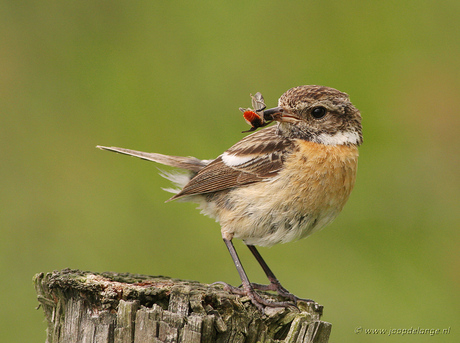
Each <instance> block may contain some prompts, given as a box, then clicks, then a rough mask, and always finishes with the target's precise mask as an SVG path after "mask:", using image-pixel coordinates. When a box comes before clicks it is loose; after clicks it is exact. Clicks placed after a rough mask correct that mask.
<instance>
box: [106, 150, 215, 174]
mask: <svg viewBox="0 0 460 343" xmlns="http://www.w3.org/2000/svg"><path fill="white" fill-rule="evenodd" d="M97 148H99V149H102V150H108V151H113V152H118V153H120V154H125V155H130V156H135V157H139V158H142V159H144V160H147V161H153V162H157V163H161V164H165V165H167V166H171V167H176V168H181V169H186V170H190V171H192V172H195V173H197V172H199V171H200V170H201V169H203V168H204V167H205V166H207V165H208V164H209V163H210V162H211V161H212V160H200V159H198V158H195V157H181V156H169V155H162V154H157V153H154V152H142V151H136V150H130V149H124V148H117V147H106V146H100V145H98V146H97Z"/></svg>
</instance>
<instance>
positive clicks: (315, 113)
mask: <svg viewBox="0 0 460 343" xmlns="http://www.w3.org/2000/svg"><path fill="white" fill-rule="evenodd" d="M326 113H327V111H326V109H325V108H324V107H323V106H318V107H315V108H313V109H312V110H311V115H312V117H313V118H315V119H321V118H323V117H324V116H325V115H326Z"/></svg>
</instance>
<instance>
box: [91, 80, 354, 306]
mask: <svg viewBox="0 0 460 343" xmlns="http://www.w3.org/2000/svg"><path fill="white" fill-rule="evenodd" d="M256 111H257V113H261V115H262V116H263V118H265V119H266V118H269V119H270V120H272V121H273V122H275V123H276V124H275V125H272V126H267V127H265V128H263V129H261V130H259V131H256V132H254V133H251V134H249V135H247V136H246V137H244V138H243V139H241V140H240V141H239V142H237V143H236V144H234V145H233V146H232V147H230V148H229V149H228V150H226V151H225V152H224V153H222V154H221V155H220V156H218V157H217V158H215V159H211V160H201V159H198V158H195V157H180V156H170V155H163V154H159V153H146V152H141V151H136V150H130V149H124V148H118V147H107V146H97V147H98V148H100V149H103V150H108V151H113V152H117V153H121V154H126V155H131V156H135V157H139V158H142V159H145V160H149V161H154V162H157V163H160V164H163V165H168V166H172V167H176V168H179V169H182V170H185V171H186V174H184V173H175V172H172V173H170V172H163V174H162V176H163V177H165V178H167V179H169V180H170V181H171V182H172V183H173V184H175V185H176V187H177V188H169V189H166V190H167V191H170V192H172V193H174V195H173V196H172V197H171V198H170V199H169V200H167V201H171V200H178V201H189V202H194V203H197V204H198V205H199V206H198V209H200V210H201V212H202V213H203V214H205V215H207V216H209V217H211V218H214V219H215V220H216V221H217V222H219V223H220V226H221V234H222V239H223V241H224V243H225V245H226V247H227V249H228V251H229V253H230V256H231V258H232V260H233V262H234V264H235V266H236V269H237V271H238V274H239V277H240V279H241V282H242V284H241V285H240V286H239V287H234V286H231V285H229V284H227V283H225V282H220V281H218V282H216V284H222V285H223V286H224V289H226V290H227V291H229V292H231V293H235V294H240V295H244V296H247V297H249V299H250V300H251V302H252V303H253V304H254V305H255V306H256V307H257V308H258V309H259V310H261V311H262V312H264V309H265V308H266V307H288V306H296V305H297V302H298V301H299V300H304V301H308V302H313V300H310V299H301V298H299V297H297V296H295V295H294V294H292V293H290V292H289V291H288V290H287V289H286V288H284V287H283V286H282V285H281V283H280V282H279V280H278V279H277V278H276V276H275V274H274V273H273V272H272V270H271V269H270V268H269V267H268V265H267V263H266V262H265V261H264V259H263V258H262V256H261V255H260V253H259V251H258V250H257V248H256V246H263V247H265V246H273V245H275V244H278V243H287V242H291V241H295V240H298V239H301V238H304V237H307V236H309V235H311V234H312V233H314V232H316V231H318V230H320V229H322V228H323V227H325V226H326V225H328V224H329V223H331V222H332V221H333V220H334V219H335V218H336V217H337V215H338V214H339V213H340V212H341V210H342V208H343V207H344V205H345V203H346V202H347V200H348V198H349V196H350V193H351V191H352V189H353V187H354V184H355V179H356V173H357V165H358V155H359V154H358V147H359V146H360V145H361V144H362V142H363V134H362V125H361V114H360V112H359V110H358V109H357V108H356V107H355V106H354V105H353V104H352V103H351V101H350V99H349V96H348V94H346V93H343V92H341V91H338V90H337V89H334V88H330V87H326V86H318V85H303V86H298V87H294V88H291V89H289V90H287V91H286V92H285V93H284V94H282V95H281V97H280V98H279V100H278V106H276V107H274V108H270V109H265V108H261V106H259V108H258V109H257V110H256ZM262 120H263V119H262ZM266 124H267V123H264V124H263V125H266ZM253 129H257V127H256V128H253ZM233 239H240V240H242V241H243V242H244V244H245V245H246V246H247V247H248V248H249V250H250V251H251V253H252V254H253V255H254V257H255V259H256V260H257V261H258V263H259V264H260V266H261V267H262V269H263V271H264V273H265V275H266V277H267V279H268V281H269V284H267V285H262V284H258V283H253V282H250V280H249V278H248V276H247V274H246V272H245V270H244V268H243V265H242V263H241V260H240V258H239V256H238V254H237V252H236V249H235V247H234V245H233V242H232V241H233ZM260 290H262V291H273V292H276V293H277V294H278V295H279V296H280V297H281V298H282V299H283V301H273V300H269V299H266V298H265V297H264V296H262V295H261V294H260V292H257V291H260Z"/></svg>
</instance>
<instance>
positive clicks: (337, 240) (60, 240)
mask: <svg viewBox="0 0 460 343" xmlns="http://www.w3.org/2000/svg"><path fill="white" fill-rule="evenodd" d="M459 21H460V3H459V2H458V1H452V0H450V1H449V0H448V1H443V2H437V1H422V0H420V1H411V0H408V1H392V0H390V1H380V2H379V1H331V0H326V1H232V2H218V1H172V2H160V1H100V0H95V1H39V2H34V1H1V2H0V40H1V44H0V156H1V161H2V165H1V168H0V183H1V191H0V235H1V236H0V237H1V238H0V268H1V275H2V276H1V280H0V297H1V298H0V304H1V307H0V340H1V341H2V342H44V341H45V328H46V325H45V323H44V316H43V313H42V311H41V310H38V311H37V310H35V307H36V306H37V305H38V302H37V301H36V297H35V292H34V289H33V286H32V281H31V280H32V277H33V275H34V274H35V273H38V272H49V271H52V270H58V269H62V268H65V267H71V268H78V269H83V270H91V271H98V272H102V271H117V272H131V273H145V274H152V275H158V274H163V275H169V276H171V277H176V278H184V279H195V280H199V281H202V282H206V283H211V282H213V281H216V280H224V281H227V282H229V283H233V284H239V280H238V275H237V273H236V270H235V269H234V266H233V265H232V262H231V259H230V257H229V256H228V252H227V251H226V248H225V246H224V245H223V243H222V241H221V238H220V232H219V226H218V224H216V223H214V222H213V220H211V219H209V218H206V217H203V216H201V215H200V214H199V213H198V212H197V211H196V210H195V205H194V204H181V203H168V204H164V203H163V202H164V201H165V200H166V199H167V198H168V197H169V195H168V194H167V193H165V192H163V191H162V190H161V187H167V186H168V182H167V181H166V180H164V179H162V178H161V177H160V176H158V175H157V169H156V165H155V164H153V163H148V162H145V161H141V160H137V159H133V158H128V157H125V156H121V155H116V154H112V153H108V152H102V151H100V150H97V149H96V148H95V146H96V145H97V144H101V145H115V146H121V147H127V148H132V149H137V150H143V151H155V152H162V153H166V154H174V155H185V156H188V155H193V156H196V157H199V158H214V157H216V156H217V155H219V154H220V153H221V152H223V151H224V150H225V149H227V148H228V147H230V146H231V145H232V144H234V143H235V142H237V141H238V140H239V139H241V138H242V137H243V136H244V135H243V134H241V133H240V132H241V131H242V130H246V129H248V126H247V125H246V124H245V122H244V121H243V119H242V117H241V113H240V112H239V111H238V107H240V106H243V107H246V106H249V105H250V98H249V93H255V92H257V91H260V92H262V94H264V96H265V100H266V102H267V105H268V106H275V105H276V102H277V99H278V97H279V96H280V95H281V94H282V93H283V92H284V91H286V90H287V89H289V88H291V87H294V86H298V85H303V84H320V85H327V86H330V87H335V88H338V89H339V90H341V91H345V92H347V93H349V94H350V96H351V99H352V101H353V102H354V104H355V105H356V106H357V107H358V108H359V109H360V110H361V113H362V116H363V126H364V140H365V142H364V145H363V146H362V148H361V150H360V151H361V156H360V165H359V173H358V179H357V184H356V187H355V190H354V192H353V194H352V196H351V198H350V200H349V203H348V204H347V206H346V207H345V209H344V211H343V213H342V214H341V215H340V216H339V218H338V219H337V220H336V221H335V222H334V223H333V224H332V225H330V226H329V227H328V228H327V229H325V230H323V231H321V232H320V233H317V234H315V235H313V236H312V237H309V238H308V239H306V240H302V241H300V242H296V243H289V244H286V245H279V246H275V247H273V248H270V249H266V248H262V249H261V250H260V251H261V253H262V255H263V256H264V257H265V258H266V260H267V262H268V263H269V265H270V266H271V267H272V269H273V270H274V271H275V273H276V274H277V276H278V277H279V279H280V280H281V281H282V282H283V284H284V285H285V286H286V287H287V288H288V289H290V290H291V291H292V292H293V293H295V294H297V295H299V296H302V297H309V298H313V299H315V300H317V301H318V302H320V303H321V304H323V305H324V306H325V313H324V317H323V318H324V320H326V321H329V322H331V323H332V324H333V331H332V337H331V342H389V341H395V342H396V341H397V342H438V341H439V342H454V341H458V339H459V338H460V334H459V332H460V324H459V323H460V296H459V294H460V292H459V285H460V252H459V243H460V239H459V238H460V234H459V230H458V229H459V226H460V225H459V219H460V218H459V205H460V201H459V191H460V177H459V171H460V170H459V166H460V163H459V160H460V158H459V155H460V149H459V148H460V138H459V137H460V130H459V128H460V119H459V118H460V116H459V108H460V96H459V95H460V60H459V56H460V54H459V53H460V44H459V43H460V39H459V38H460V31H459V30H458V23H459ZM236 245H237V249H239V251H240V255H241V258H242V260H243V264H244V265H245V267H246V270H247V272H248V274H249V275H250V278H251V279H252V280H253V281H258V282H264V281H265V279H264V275H263V273H262V272H261V270H260V268H259V267H258V265H257V263H256V262H255V260H254V259H253V258H252V256H250V254H249V252H248V251H247V249H244V247H243V245H242V244H241V243H237V244H236ZM356 327H363V328H364V329H366V328H376V329H390V328H396V329H409V328H411V327H413V328H418V327H420V328H429V329H431V328H434V329H438V328H439V329H444V328H449V327H450V328H451V331H450V332H451V333H450V334H449V335H444V336H443V335H435V336H434V337H431V336H429V335H427V334H425V335H404V336H401V335H399V337H398V338H390V337H388V336H378V335H366V334H364V333H361V334H355V332H354V330H355V328H356Z"/></svg>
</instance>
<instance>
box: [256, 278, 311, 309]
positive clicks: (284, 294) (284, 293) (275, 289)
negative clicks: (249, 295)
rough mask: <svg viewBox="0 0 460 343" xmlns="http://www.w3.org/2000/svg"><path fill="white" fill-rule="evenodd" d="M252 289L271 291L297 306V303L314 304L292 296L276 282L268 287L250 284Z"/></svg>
mask: <svg viewBox="0 0 460 343" xmlns="http://www.w3.org/2000/svg"><path fill="white" fill-rule="evenodd" d="M251 285H252V287H253V288H254V289H258V290H260V291H273V292H276V293H278V294H279V295H281V296H282V297H283V298H286V299H289V300H290V301H292V302H293V303H294V304H295V305H297V302H298V301H304V302H307V303H315V301H314V300H311V299H303V298H299V297H298V296H296V295H294V294H292V293H291V292H289V291H288V290H287V289H286V288H284V287H283V286H282V285H281V284H280V282H279V281H278V280H275V281H272V282H270V284H269V285H262V284H259V283H251Z"/></svg>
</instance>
